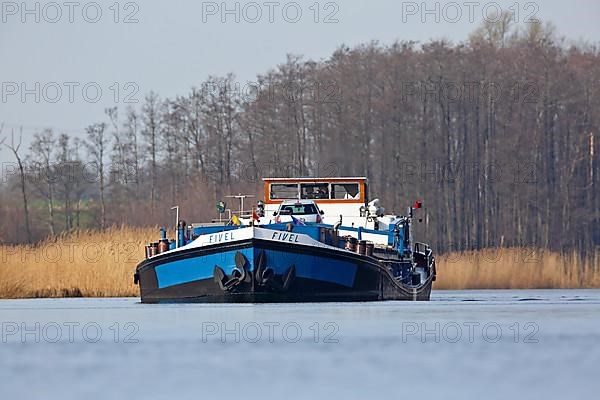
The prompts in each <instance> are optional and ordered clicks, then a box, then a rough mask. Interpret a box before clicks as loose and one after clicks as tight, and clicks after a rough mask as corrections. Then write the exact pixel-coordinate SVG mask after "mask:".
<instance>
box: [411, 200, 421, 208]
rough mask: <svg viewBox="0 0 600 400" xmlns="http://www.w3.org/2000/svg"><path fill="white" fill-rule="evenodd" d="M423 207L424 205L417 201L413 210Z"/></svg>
mask: <svg viewBox="0 0 600 400" xmlns="http://www.w3.org/2000/svg"><path fill="white" fill-rule="evenodd" d="M422 206H423V203H421V200H417V201H415V204H413V208H415V209H419V208H421V207H422Z"/></svg>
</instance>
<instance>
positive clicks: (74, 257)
mask: <svg viewBox="0 0 600 400" xmlns="http://www.w3.org/2000/svg"><path fill="white" fill-rule="evenodd" d="M156 231H157V229H156V228H153V227H151V228H132V227H126V226H122V227H113V228H110V229H107V230H105V231H103V232H98V231H80V232H75V233H72V234H67V235H61V236H58V237H54V238H48V239H46V240H45V241H43V242H41V243H38V244H36V245H16V246H10V245H0V261H1V262H0V299H35V298H81V297H85V298H112V297H128V298H135V297H139V288H138V287H137V286H136V285H134V283H133V272H134V271H135V267H136V265H137V264H138V263H139V262H140V261H141V260H142V259H143V258H144V244H145V243H146V242H148V241H150V240H151V239H152V238H154V237H155V236H156ZM436 261H437V269H438V279H437V281H436V282H434V284H433V291H439V290H484V289H498V290H515V289H598V288H600V254H599V253H596V254H595V255H594V256H593V257H590V258H586V259H583V258H581V257H580V256H579V255H577V254H576V253H569V254H559V253H557V252H552V251H549V250H545V249H534V248H498V249H482V250H477V251H467V252H456V253H449V254H443V255H438V256H436Z"/></svg>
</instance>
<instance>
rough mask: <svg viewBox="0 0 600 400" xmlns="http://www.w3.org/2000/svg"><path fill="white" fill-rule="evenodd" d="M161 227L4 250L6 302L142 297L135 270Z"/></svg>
mask: <svg viewBox="0 0 600 400" xmlns="http://www.w3.org/2000/svg"><path fill="white" fill-rule="evenodd" d="M157 237H158V230H157V228H130V227H114V228H110V229H107V230H105V231H103V232H98V231H80V232H75V233H71V234H67V235H61V236H58V237H55V238H49V239H47V240H45V241H43V242H41V243H38V244H36V245H34V246H6V245H0V298H35V297H127V296H138V295H139V289H138V287H137V286H135V285H134V284H133V273H134V271H135V266H136V265H137V263H139V262H140V260H142V259H143V258H144V245H145V244H146V243H147V242H149V241H150V240H152V239H154V240H155V239H156V238H157Z"/></svg>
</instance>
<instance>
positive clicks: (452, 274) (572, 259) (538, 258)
mask: <svg viewBox="0 0 600 400" xmlns="http://www.w3.org/2000/svg"><path fill="white" fill-rule="evenodd" d="M436 264H437V272H438V279H437V281H436V282H435V285H434V288H435V289H457V290H458V289H568V288H599V287H600V254H599V253H598V252H597V253H596V254H595V255H594V256H592V257H589V258H587V257H586V258H582V257H580V256H579V255H578V254H576V253H570V254H566V255H564V254H560V253H556V252H552V251H548V250H542V249H531V248H499V249H483V250H478V251H470V252H460V253H450V254H445V255H441V256H438V257H436Z"/></svg>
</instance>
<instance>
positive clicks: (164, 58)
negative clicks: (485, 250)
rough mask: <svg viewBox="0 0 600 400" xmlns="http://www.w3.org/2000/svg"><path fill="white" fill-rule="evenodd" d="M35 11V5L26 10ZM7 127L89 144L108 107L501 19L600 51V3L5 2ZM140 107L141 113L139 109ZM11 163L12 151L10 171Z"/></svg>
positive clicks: (1, 58)
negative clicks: (552, 31) (552, 29)
mask: <svg viewBox="0 0 600 400" xmlns="http://www.w3.org/2000/svg"><path fill="white" fill-rule="evenodd" d="M23 4H24V5H23ZM0 6H1V9H0V79H1V86H0V124H1V123H4V132H3V135H4V136H6V135H7V134H8V135H10V132H11V130H13V129H18V128H19V127H21V126H22V127H23V137H24V142H25V143H28V141H29V140H30V139H31V137H32V136H33V134H34V132H36V131H37V130H40V129H42V128H45V127H51V128H54V129H55V130H56V131H58V132H66V133H70V134H72V135H79V136H81V135H82V133H83V132H84V128H85V127H86V126H87V125H89V124H91V123H93V122H98V121H103V120H105V116H104V109H105V108H107V107H114V106H118V107H119V109H125V108H126V107H128V106H136V105H137V106H139V104H140V103H141V102H142V101H143V98H144V95H145V94H146V93H148V92H149V91H150V90H154V91H156V92H157V93H158V94H159V95H160V96H162V97H172V96H175V95H178V94H181V95H184V94H186V93H188V91H189V90H190V88H192V87H193V86H196V87H197V86H199V85H200V84H201V82H202V81H203V80H204V79H206V78H207V77H208V76H209V75H225V74H227V73H229V72H231V73H234V74H235V75H236V77H237V81H238V82H240V84H241V85H244V84H246V83H247V82H249V81H250V82H252V81H255V77H256V75H257V74H261V73H264V72H266V71H268V70H269V69H271V68H273V67H275V66H276V65H277V64H279V63H282V62H284V61H285V59H286V54H288V53H292V54H301V55H304V56H305V57H306V58H308V59H314V60H320V59H326V58H327V57H328V56H329V55H331V53H332V52H333V51H334V50H335V49H336V48H337V47H339V46H340V45H342V44H345V45H349V46H353V45H357V44H360V43H366V42H369V41H371V40H377V41H379V42H381V43H383V44H389V43H392V42H394V41H395V40H415V41H419V42H427V41H428V40H431V39H442V38H445V39H448V40H451V41H453V42H460V41H464V40H466V38H467V37H468V34H469V33H470V32H472V31H473V29H475V28H476V27H477V26H479V25H480V24H481V22H482V21H483V19H484V18H485V17H488V18H493V16H494V11H495V10H504V11H506V10H511V11H513V12H515V15H516V20H517V22H519V23H525V22H526V21H527V20H528V18H531V17H533V18H539V19H541V20H544V21H551V22H552V23H553V24H554V25H555V26H556V27H557V31H558V32H559V33H560V34H561V35H563V36H565V37H566V38H568V39H569V40H573V41H579V40H586V41H590V42H598V41H600V24H599V23H598V21H597V20H598V17H600V2H599V1H597V0H573V1H569V2H565V1H559V0H544V1H537V2H531V1H522V2H517V1H514V0H512V1H483V2H476V1H464V2H463V1H456V2H447V1H441V2H436V1H426V2H423V1H417V2H412V1H408V2H406V1H394V0H370V1H348V0H343V1H342V0H337V1H328V0H323V1H317V0H308V1H305V0H297V1H281V2H278V1H269V0H265V1H263V0H258V1H256V2H248V1H239V2H236V1H226V2H222V1H216V2H212V1H182V0H172V1H158V0H144V1H140V0H138V1H133V2H131V1H127V0H125V1H120V2H119V1H117V0H109V1H103V0H98V1H96V2H94V1H82V2H78V1H71V2H69V1H64V2H63V1H62V0H59V1H57V2H48V1H38V2H36V1H26V2H25V3H22V2H21V1H20V0H19V1H14V2H13V1H4V0H2V1H1V2H0ZM136 102H137V103H136ZM7 159H8V160H10V154H9V153H8V151H7V150H6V149H4V150H3V151H0V161H4V160H7Z"/></svg>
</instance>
